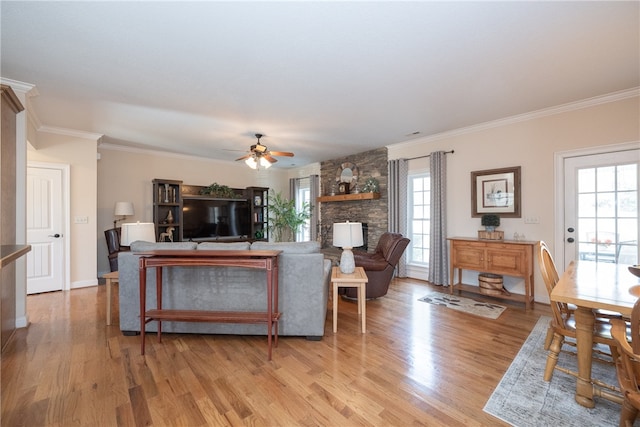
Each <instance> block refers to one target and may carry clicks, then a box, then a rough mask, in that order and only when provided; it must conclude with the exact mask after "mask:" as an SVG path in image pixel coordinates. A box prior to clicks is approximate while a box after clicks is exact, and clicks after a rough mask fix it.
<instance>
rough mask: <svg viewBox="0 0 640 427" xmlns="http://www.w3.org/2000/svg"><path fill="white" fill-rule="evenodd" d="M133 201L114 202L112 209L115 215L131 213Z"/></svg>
mask: <svg viewBox="0 0 640 427" xmlns="http://www.w3.org/2000/svg"><path fill="white" fill-rule="evenodd" d="M133 213H134V212H133V203H131V202H116V207H115V208H114V209H113V214H114V215H115V216H125V215H133Z"/></svg>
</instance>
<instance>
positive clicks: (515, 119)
mask: <svg viewBox="0 0 640 427" xmlns="http://www.w3.org/2000/svg"><path fill="white" fill-rule="evenodd" d="M635 97H640V87H635V88H632V89H625V90H621V91H618V92H612V93H609V94H606V95H600V96H594V97H593V98H587V99H583V100H581V101H576V102H570V103H567V104H561V105H558V106H555V107H549V108H544V109H542V110H536V111H532V112H530V113H524V114H518V115H515V116H510V117H505V118H502V119H498V120H493V121H490V122H485V123H480V124H477V125H472V126H467V127H464V128H459V129H454V130H451V131H447V132H442V133H437V134H434V135H429V136H425V137H422V138H418V139H412V140H411V141H405V142H398V143H395V144H390V145H387V148H393V149H397V148H410V147H412V146H414V145H419V144H420V145H421V144H425V143H429V142H434V141H438V140H441V139H446V138H451V137H455V136H460V135H465V134H468V133H472V132H479V131H483V130H487V129H493V128H496V127H501V126H506V125H510V124H514V123H520V122H525V121H528V120H533V119H538V118H541V117H547V116H553V115H556V114H562V113H567V112H570V111H576V110H582V109H584V108H590V107H594V106H597V105H601V104H608V103H611V102H616V101H621V100H624V99H628V98H635Z"/></svg>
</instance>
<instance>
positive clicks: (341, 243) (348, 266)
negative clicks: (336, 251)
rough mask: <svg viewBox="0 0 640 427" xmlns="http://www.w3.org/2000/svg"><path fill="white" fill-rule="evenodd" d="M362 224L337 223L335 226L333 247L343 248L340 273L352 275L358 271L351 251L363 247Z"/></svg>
mask: <svg viewBox="0 0 640 427" xmlns="http://www.w3.org/2000/svg"><path fill="white" fill-rule="evenodd" d="M363 243H364V242H363V239H362V223H360V222H349V221H347V222H337V223H335V224H333V246H337V247H340V248H342V256H341V257H340V271H341V272H342V273H344V274H351V273H353V272H354V271H355V270H356V262H355V260H354V259H353V252H351V249H352V248H354V247H358V246H362V245H363Z"/></svg>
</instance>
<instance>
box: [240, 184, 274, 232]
mask: <svg viewBox="0 0 640 427" xmlns="http://www.w3.org/2000/svg"><path fill="white" fill-rule="evenodd" d="M245 194H246V196H247V199H248V201H249V205H250V207H249V219H250V222H251V232H250V234H251V236H249V238H250V239H252V240H269V228H268V223H269V189H268V188H266V187H247V189H246V192H245Z"/></svg>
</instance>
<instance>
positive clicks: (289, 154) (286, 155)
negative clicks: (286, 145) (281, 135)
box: [269, 151, 293, 157]
mask: <svg viewBox="0 0 640 427" xmlns="http://www.w3.org/2000/svg"><path fill="white" fill-rule="evenodd" d="M269 154H271V155H272V156H285V157H293V153H290V152H288V151H269Z"/></svg>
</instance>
